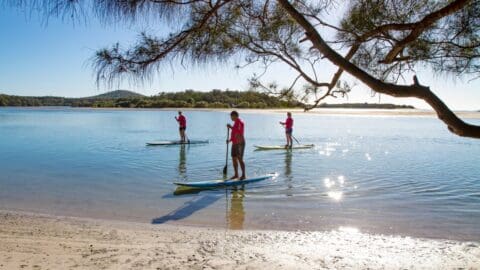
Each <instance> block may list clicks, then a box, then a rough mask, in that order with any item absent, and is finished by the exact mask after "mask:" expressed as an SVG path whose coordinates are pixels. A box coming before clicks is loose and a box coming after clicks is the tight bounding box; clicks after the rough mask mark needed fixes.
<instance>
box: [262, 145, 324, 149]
mask: <svg viewBox="0 0 480 270" xmlns="http://www.w3.org/2000/svg"><path fill="white" fill-rule="evenodd" d="M254 146H255V148H257V150H290V149H309V148H313V147H314V146H315V145H314V144H296V145H293V146H292V147H288V148H287V147H285V145H254Z"/></svg>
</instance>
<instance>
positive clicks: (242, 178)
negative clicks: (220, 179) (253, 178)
mask: <svg viewBox="0 0 480 270" xmlns="http://www.w3.org/2000/svg"><path fill="white" fill-rule="evenodd" d="M245 179H247V178H246V177H245V175H242V177H240V179H239V180H245Z"/></svg>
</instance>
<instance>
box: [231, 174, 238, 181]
mask: <svg viewBox="0 0 480 270" xmlns="http://www.w3.org/2000/svg"><path fill="white" fill-rule="evenodd" d="M237 178H238V175H234V176H232V177H230V180H233V179H237Z"/></svg>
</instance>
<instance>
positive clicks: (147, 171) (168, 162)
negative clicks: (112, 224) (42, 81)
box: [0, 108, 480, 240]
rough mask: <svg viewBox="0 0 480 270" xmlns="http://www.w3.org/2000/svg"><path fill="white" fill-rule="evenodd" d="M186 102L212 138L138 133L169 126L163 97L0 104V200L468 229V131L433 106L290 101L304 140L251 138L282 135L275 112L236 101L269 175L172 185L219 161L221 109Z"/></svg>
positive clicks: (239, 218)
mask: <svg viewBox="0 0 480 270" xmlns="http://www.w3.org/2000/svg"><path fill="white" fill-rule="evenodd" d="M186 115H187V117H188V121H189V128H188V130H187V132H188V135H189V137H190V138H191V139H208V140H210V144H207V145H192V146H167V147H162V146H160V147H147V146H145V142H147V141H150V140H154V139H176V138H177V126H176V122H175V120H174V119H173V117H174V116H175V112H173V111H134V110H129V111H121V110H120V111H118V110H87V109H85V110H76V109H63V108H60V109H58V108H57V109H16V108H15V109H13V108H1V109H0V208H2V209H16V210H25V211H33V212H40V213H48V214H56V215H68V216H82V217H93V218H104V219H118V220H131V221H139V222H151V223H154V224H160V223H171V224H175V223H181V224H189V225H190V224H191V225H200V226H203V225H205V226H217V227H224V228H231V229H241V228H244V229H245V228H255V229H288V230H292V229H307V230H330V229H336V228H339V227H341V226H342V227H352V228H356V229H358V230H360V231H362V232H372V233H386V234H401V235H413V236H424V237H440V238H451V239H466V240H480V162H479V155H480V141H478V140H473V139H466V138H460V137H456V136H454V135H452V134H450V133H449V132H447V131H446V128H445V127H444V126H443V124H442V123H441V122H439V121H438V120H436V119H433V118H421V117H380V116H378V117H374V116H372V117H358V116H357V117H355V116H319V115H294V117H295V120H296V123H295V134H294V135H295V136H296V137H297V138H298V139H299V140H300V141H301V142H302V143H314V144H316V148H315V149H311V150H298V151H294V152H286V151H262V152H258V151H254V148H253V145H254V144H281V143H283V130H282V129H281V128H280V126H279V125H278V121H280V120H283V119H284V115H283V114H253V113H244V114H242V115H241V116H242V118H243V119H244V121H245V122H246V133H247V134H246V136H247V148H246V153H245V154H246V157H245V158H246V162H247V166H248V167H247V169H248V174H249V175H250V176H254V175H259V174H263V173H268V172H278V173H279V177H278V178H277V179H276V180H274V181H265V182H260V183H255V184H251V185H247V186H245V187H243V188H241V187H240V188H237V189H230V190H225V189H218V190H208V191H202V192H199V193H194V194H186V195H181V196H175V195H173V192H174V190H175V186H174V185H173V184H172V182H174V181H199V180H209V179H216V178H220V177H221V170H222V168H223V165H224V162H225V136H226V129H225V124H226V123H227V122H228V114H226V113H222V112H187V113H186ZM471 122H473V123H479V120H471ZM229 169H230V168H229ZM230 172H231V169H230Z"/></svg>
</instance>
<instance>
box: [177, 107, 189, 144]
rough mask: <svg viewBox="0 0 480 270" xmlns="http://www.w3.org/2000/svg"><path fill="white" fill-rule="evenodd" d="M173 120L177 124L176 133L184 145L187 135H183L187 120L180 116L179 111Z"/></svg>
mask: <svg viewBox="0 0 480 270" xmlns="http://www.w3.org/2000/svg"><path fill="white" fill-rule="evenodd" d="M175 120H177V122H178V126H179V128H178V131H179V133H180V141H181V142H182V143H186V142H187V140H186V137H187V135H186V134H185V130H186V129H187V118H186V117H185V116H184V115H183V114H182V112H181V111H178V117H177V116H175Z"/></svg>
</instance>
